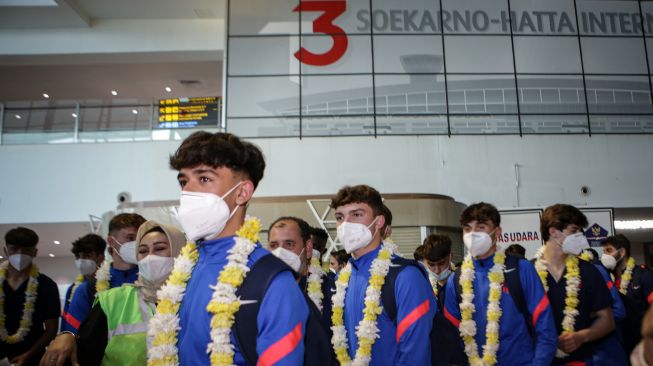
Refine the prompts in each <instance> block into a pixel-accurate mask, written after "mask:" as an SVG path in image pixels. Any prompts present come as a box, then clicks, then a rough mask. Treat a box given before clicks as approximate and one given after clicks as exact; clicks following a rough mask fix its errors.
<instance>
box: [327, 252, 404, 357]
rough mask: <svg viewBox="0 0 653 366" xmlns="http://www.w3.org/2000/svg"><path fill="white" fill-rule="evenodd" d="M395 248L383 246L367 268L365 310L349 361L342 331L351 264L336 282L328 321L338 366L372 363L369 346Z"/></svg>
mask: <svg viewBox="0 0 653 366" xmlns="http://www.w3.org/2000/svg"><path fill="white" fill-rule="evenodd" d="M395 250H396V246H395V245H394V244H391V243H387V242H385V243H384V244H383V246H382V247H381V250H379V254H378V255H377V257H376V259H374V261H373V262H372V265H371V266H370V279H369V284H368V285H367V289H366V290H365V308H364V309H363V319H362V320H361V321H360V322H359V323H358V326H357V327H356V336H357V337H358V350H356V354H355V357H354V359H353V360H352V359H351V358H350V357H349V350H348V348H349V345H348V342H347V329H346V328H345V320H344V319H345V294H346V293H347V287H348V286H349V279H350V278H351V263H347V266H345V268H343V269H342V271H341V272H340V274H339V276H338V280H337V281H336V293H335V294H334V295H333V298H332V301H333V314H332V316H331V321H332V322H333V326H332V327H331V329H332V330H333V336H332V338H331V343H332V344H333V348H334V350H335V353H336V356H337V358H338V361H340V365H341V366H349V365H355V366H364V365H369V363H370V361H372V346H373V345H374V342H375V341H376V339H377V338H379V327H378V325H377V324H376V320H377V317H378V316H379V314H381V312H382V311H383V307H382V305H381V288H382V287H383V284H384V283H385V277H386V275H387V274H388V271H389V269H390V263H391V259H392V255H393V253H394V251H395Z"/></svg>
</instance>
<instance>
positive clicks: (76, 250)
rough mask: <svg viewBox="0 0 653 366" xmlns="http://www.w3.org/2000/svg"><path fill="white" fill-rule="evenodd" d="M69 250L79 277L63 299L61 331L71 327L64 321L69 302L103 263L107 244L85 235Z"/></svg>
mask: <svg viewBox="0 0 653 366" xmlns="http://www.w3.org/2000/svg"><path fill="white" fill-rule="evenodd" d="M72 244H73V248H72V249H71V250H70V251H71V252H72V253H73V255H74V256H75V267H77V270H78V271H79V273H80V274H79V276H77V279H76V280H75V282H74V283H72V284H71V285H70V286H69V287H68V290H66V297H65V298H64V307H63V312H62V313H61V330H62V331H64V330H66V329H70V328H71V327H72V326H71V325H70V324H69V323H68V321H67V320H66V319H68V318H69V315H68V309H69V308H70V302H71V301H72V299H73V296H74V295H75V292H77V290H78V289H79V286H80V285H81V284H82V282H83V281H91V280H92V279H93V277H94V276H95V272H96V271H97V269H98V267H100V265H102V262H104V251H105V250H106V248H107V242H106V241H104V239H103V238H102V237H101V236H99V235H97V234H86V235H84V236H82V237H81V238H78V239H77V240H75V241H74V242H73V243H72Z"/></svg>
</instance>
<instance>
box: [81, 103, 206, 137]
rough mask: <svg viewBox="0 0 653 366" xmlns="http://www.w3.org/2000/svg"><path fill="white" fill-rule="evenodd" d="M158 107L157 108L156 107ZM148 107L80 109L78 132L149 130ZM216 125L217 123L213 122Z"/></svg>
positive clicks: (149, 117)
mask: <svg viewBox="0 0 653 366" xmlns="http://www.w3.org/2000/svg"><path fill="white" fill-rule="evenodd" d="M157 107H158V106H157ZM151 112H152V107H150V106H128V107H120V106H104V107H84V108H80V123H79V129H80V131H107V130H139V129H145V130H149V129H150V128H151V125H150V123H151V122H152V123H153V125H156V123H158V122H154V121H153V120H152V117H153V116H151ZM215 124H216V125H217V124H218V121H217V120H216V121H215Z"/></svg>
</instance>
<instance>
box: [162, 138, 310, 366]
mask: <svg viewBox="0 0 653 366" xmlns="http://www.w3.org/2000/svg"><path fill="white" fill-rule="evenodd" d="M170 166H171V167H172V168H173V169H175V170H177V171H179V174H178V175H177V179H178V181H179V185H180V186H181V189H182V192H181V197H180V206H179V212H178V217H177V218H178V220H179V222H180V223H181V225H182V227H183V229H184V231H185V233H186V237H187V238H188V239H189V240H192V241H195V242H196V243H197V252H198V255H199V259H198V260H197V262H196V263H195V264H194V265H192V266H191V270H190V273H191V275H190V278H189V279H188V280H187V282H186V283H185V289H186V291H185V295H184V297H183V299H182V300H181V304H180V306H179V310H178V312H176V314H175V315H176V316H177V319H178V320H179V327H180V328H181V329H180V330H179V333H178V335H177V337H176V338H174V339H173V343H172V344H170V345H168V344H161V343H157V342H155V343H154V345H153V347H151V348H150V349H149V352H150V360H151V361H156V360H153V359H152V356H153V353H156V352H161V353H162V354H165V355H166V356H168V357H175V358H176V357H178V360H179V364H180V365H209V364H210V363H211V360H212V358H214V357H221V356H222V355H224V354H225V353H224V352H225V351H222V352H223V353H215V352H217V351H216V350H217V348H216V347H215V346H216V345H220V346H222V345H223V344H222V343H219V342H227V343H228V344H224V346H225V347H222V348H220V349H224V350H226V348H229V350H232V352H233V354H231V355H230V356H229V357H230V358H232V359H230V360H229V361H226V360H225V361H224V362H232V363H233V364H236V365H246V364H252V365H254V364H257V363H258V364H264V365H267V364H275V365H280V366H282V365H299V364H302V362H303V360H304V342H303V338H304V334H305V326H306V321H307V319H308V307H307V304H306V301H305V300H304V296H303V295H302V293H301V291H300V289H299V287H298V286H297V283H296V282H295V278H294V276H293V273H292V271H290V270H289V269H288V267H287V266H286V265H284V264H283V262H281V261H280V260H278V259H277V258H276V257H274V256H272V255H270V253H269V252H268V251H267V250H265V249H263V247H262V246H261V245H260V243H253V242H252V241H251V239H250V238H249V237H251V236H252V234H256V235H257V233H251V232H249V231H250V230H255V227H256V226H257V225H255V224H254V223H253V221H246V220H245V216H246V209H247V204H248V202H249V201H250V200H251V198H252V195H253V194H254V190H255V189H256V187H257V186H258V184H259V182H260V181H261V179H262V178H263V171H264V170H265V160H264V158H263V153H262V152H261V150H260V149H259V148H258V147H256V146H255V145H253V144H251V143H249V142H247V141H244V140H241V139H240V138H238V137H237V136H235V135H232V134H228V133H208V132H204V131H199V132H195V133H193V134H192V135H190V136H189V137H187V138H186V139H185V140H184V141H183V142H182V144H181V146H180V147H179V148H178V149H177V151H176V152H175V153H174V154H173V155H172V156H171V157H170ZM241 227H243V231H245V232H241V231H239V229H240V228H241ZM237 243H247V246H244V244H242V245H243V250H240V249H239V252H238V253H240V255H241V256H245V255H246V259H245V261H246V266H247V267H248V272H246V273H245V274H244V281H243V282H241V283H239V284H235V285H233V284H232V285H231V286H230V287H229V290H228V293H229V296H230V297H229V299H234V300H233V301H237V302H236V303H233V302H232V303H230V304H229V305H228V306H229V307H230V308H231V307H233V306H237V307H236V312H235V314H234V316H235V320H234V322H233V329H235V331H228V330H227V334H225V337H229V338H228V341H226V340H224V339H223V338H220V339H218V338H215V334H216V332H215V331H212V327H213V328H214V327H216V326H218V325H217V324H215V322H212V318H213V319H215V318H214V314H216V313H213V312H212V311H211V309H210V307H209V308H207V305H209V302H210V301H212V303H213V300H212V298H213V297H215V296H216V295H215V294H214V290H216V289H218V288H224V286H225V283H224V282H221V281H225V280H222V278H223V276H224V278H227V274H225V268H227V266H228V267H229V268H233V267H234V266H235V265H236V262H234V260H235V259H234V257H233V256H229V253H230V252H231V251H232V250H235V249H234V248H235V247H236V244H237ZM239 245H240V244H239ZM238 248H240V246H239V247H238ZM245 249H246V250H247V252H244V250H245ZM182 253H183V252H182ZM259 265H260V266H259ZM261 268H263V271H262V272H261V270H260V269H261ZM268 268H269V270H268ZM223 274H224V275H223ZM259 275H260V276H259ZM261 276H262V277H261ZM266 276H267V277H266ZM257 281H258V282H257ZM216 282H217V283H218V284H217V285H216ZM263 282H265V284H266V285H267V287H262V288H258V287H257V286H261V285H262V283H263ZM167 286H168V285H165V286H164V287H163V288H162V290H161V291H164V289H166V287H167ZM233 288H235V289H236V293H235V294H232V291H233ZM252 288H254V289H256V291H254V290H252V291H250V289H252ZM259 290H260V291H259ZM225 291H227V290H225ZM250 292H251V294H252V296H258V297H256V298H252V297H250V295H249V294H250ZM239 295H240V300H236V299H238V297H236V296H239ZM216 301H217V300H216ZM220 301H227V300H226V299H223V300H220ZM234 304H235V305H234ZM225 305H226V304H225ZM248 307H250V308H251V307H253V309H256V310H255V311H253V313H254V314H255V315H254V316H252V317H243V314H245V313H250V314H251V313H252V312H251V311H250V312H248ZM215 316H217V315H215ZM150 326H152V322H150ZM218 329H219V328H218ZM151 332H153V328H150V333H151ZM221 334H222V333H221ZM216 342H218V343H217V344H216ZM207 347H208V348H207ZM207 349H208V350H209V351H211V352H210V353H209V352H207Z"/></svg>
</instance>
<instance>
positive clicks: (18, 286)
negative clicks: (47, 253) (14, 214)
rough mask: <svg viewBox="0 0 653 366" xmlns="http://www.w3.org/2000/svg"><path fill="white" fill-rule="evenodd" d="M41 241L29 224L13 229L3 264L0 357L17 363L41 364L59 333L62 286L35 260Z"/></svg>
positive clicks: (0, 272)
mask: <svg viewBox="0 0 653 366" xmlns="http://www.w3.org/2000/svg"><path fill="white" fill-rule="evenodd" d="M38 241H39V237H38V235H36V233H35V232H34V231H32V230H30V229H28V228H25V227H17V228H15V229H11V230H9V231H8V232H7V233H6V235H5V246H4V248H3V255H4V256H5V258H7V260H6V261H4V262H3V263H1V264H0V360H4V361H5V362H7V361H8V362H9V363H11V364H12V365H17V366H27V365H38V363H39V360H40V359H41V355H43V352H44V351H45V346H47V344H48V343H49V342H50V340H52V338H54V336H55V335H56V334H57V324H58V320H59V315H60V310H61V306H60V303H59V290H58V289H57V285H56V284H55V283H54V281H52V280H51V279H50V278H49V277H47V276H46V275H44V274H42V273H40V272H39V269H38V267H37V266H36V265H35V264H34V263H33V260H34V257H36V253H37V249H36V245H37V243H38Z"/></svg>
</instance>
